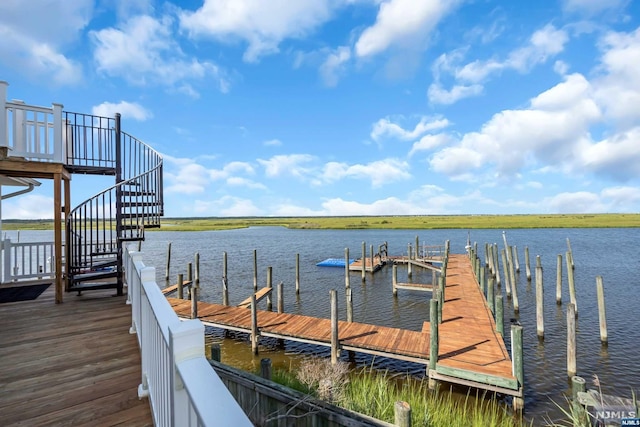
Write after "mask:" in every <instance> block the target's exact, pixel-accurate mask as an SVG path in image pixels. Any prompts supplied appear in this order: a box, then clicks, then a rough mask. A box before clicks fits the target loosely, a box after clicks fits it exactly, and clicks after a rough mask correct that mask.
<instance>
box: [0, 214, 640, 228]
mask: <svg viewBox="0 0 640 427" xmlns="http://www.w3.org/2000/svg"><path fill="white" fill-rule="evenodd" d="M261 226H269V227H287V228H292V229H334V230H360V229H363V230H364V229H404V230H413V229H416V230H418V229H421V230H429V229H478V228H494V229H513V228H611V227H616V228H624V227H634V228H635V227H640V214H553V215H552V214H548V215H540V214H536V215H411V216H342V217H336V216H324V217H246V218H163V219H162V228H161V229H160V230H164V231H208V230H228V229H236V228H246V227H261ZM2 228H3V229H4V230H46V229H53V221H47V220H33V221H30V220H4V221H3V223H2ZM150 231H152V230H150Z"/></svg>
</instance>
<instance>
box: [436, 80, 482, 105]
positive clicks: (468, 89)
mask: <svg viewBox="0 0 640 427" xmlns="http://www.w3.org/2000/svg"><path fill="white" fill-rule="evenodd" d="M483 90H484V88H483V87H482V85H479V84H473V85H469V86H465V85H454V86H453V87H452V88H451V89H449V90H446V89H444V88H443V87H442V85H441V84H440V83H439V82H436V83H432V84H431V85H430V86H429V90H428V91H427V97H428V98H429V102H431V103H433V104H444V105H450V104H455V103H456V102H458V101H460V100H461V99H464V98H469V97H472V96H477V95H480V94H481V93H482V91H483Z"/></svg>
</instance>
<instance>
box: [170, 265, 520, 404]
mask: <svg viewBox="0 0 640 427" xmlns="http://www.w3.org/2000/svg"><path fill="white" fill-rule="evenodd" d="M445 295H446V296H445V298H446V301H445V302H444V305H443V310H442V323H441V324H440V325H438V329H439V332H438V336H439V351H438V358H437V363H436V364H435V369H428V372H429V377H430V378H431V379H434V380H443V381H446V382H450V383H456V384H463V385H467V386H471V387H476V388H480V389H486V390H490V391H496V392H500V393H504V394H508V395H512V396H516V397H520V396H521V395H522V391H521V384H519V383H518V380H517V379H516V378H515V377H514V375H513V368H512V362H511V359H510V357H509V354H508V352H507V350H506V347H505V345H504V341H503V338H502V336H501V335H500V334H499V333H497V332H496V324H495V322H494V320H493V314H492V313H491V310H490V309H489V307H488V304H487V303H486V300H485V298H484V296H483V294H482V291H481V289H480V287H479V286H478V282H477V280H476V279H475V276H474V275H473V270H472V267H471V262H470V260H469V258H468V257H467V256H465V255H450V256H449V261H448V267H447V270H446V292H445ZM168 300H169V303H170V304H171V306H172V307H173V309H174V310H175V311H176V313H177V314H178V316H180V317H183V318H190V317H191V313H192V302H190V301H187V300H180V299H177V298H168ZM245 307H246V306H245ZM245 307H233V306H225V305H220V304H212V303H206V302H198V303H197V313H198V318H199V319H200V320H201V321H202V322H203V323H204V324H205V325H209V326H213V327H217V328H222V329H226V330H233V331H239V332H244V333H247V334H252V330H257V333H258V335H259V336H264V337H273V338H279V339H285V340H291V341H299V342H304V343H309V344H315V345H320V346H326V347H331V346H332V345H333V346H335V342H334V344H332V332H333V330H332V325H331V323H332V322H331V320H330V319H324V318H316V317H311V316H303V315H296V314H287V313H275V312H272V311H266V310H257V309H256V310H255V319H256V323H257V324H254V323H252V317H253V316H252V312H253V311H254V310H248V309H247V308H245ZM430 326H431V325H430V323H429V322H424V326H423V328H422V330H421V331H410V330H405V329H398V328H389V327H383V326H376V325H369V324H364V323H357V322H346V321H339V322H337V329H338V330H337V335H338V339H337V341H338V348H339V349H340V350H351V351H356V352H361V353H366V354H372V355H378V356H384V357H388V358H391V359H398V360H405V361H410V362H415V363H420V364H423V365H427V366H428V365H429V348H430Z"/></svg>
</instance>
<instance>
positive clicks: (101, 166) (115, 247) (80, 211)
mask: <svg viewBox="0 0 640 427" xmlns="http://www.w3.org/2000/svg"><path fill="white" fill-rule="evenodd" d="M62 114H63V123H64V124H65V125H64V135H63V139H64V142H65V144H64V146H65V147H66V166H65V168H66V169H67V170H68V171H69V172H71V173H73V174H87V175H108V176H114V178H115V183H114V185H113V186H111V187H109V188H107V189H105V190H103V191H101V192H99V193H98V194H96V195H94V196H93V197H90V198H89V199H87V200H85V201H84V202H82V203H80V204H79V205H78V206H77V207H75V208H74V209H72V210H71V211H70V212H69V214H68V215H67V216H66V221H65V288H66V290H67V291H68V292H71V291H78V292H82V291H86V290H92V289H108V288H114V289H116V290H117V294H118V295H122V294H123V281H122V277H123V274H122V273H123V257H122V251H123V244H126V243H127V242H136V241H142V240H144V233H145V230H146V229H148V228H157V227H160V217H161V216H162V215H163V213H164V205H163V192H162V188H163V187H162V167H163V166H162V157H161V156H160V155H159V154H158V153H157V152H156V151H154V150H153V149H152V148H151V147H150V146H148V145H147V144H145V143H143V142H141V141H140V140H138V139H136V138H134V137H133V136H131V135H129V134H127V133H125V132H123V131H122V130H121V128H120V115H119V114H116V115H115V117H114V118H109V117H100V116H94V115H88V114H81V113H72V112H63V113H62Z"/></svg>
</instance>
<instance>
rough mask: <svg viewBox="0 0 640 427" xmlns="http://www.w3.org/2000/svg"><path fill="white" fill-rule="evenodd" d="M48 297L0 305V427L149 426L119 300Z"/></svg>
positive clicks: (105, 295) (127, 312) (136, 356)
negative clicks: (66, 426)
mask: <svg viewBox="0 0 640 427" xmlns="http://www.w3.org/2000/svg"><path fill="white" fill-rule="evenodd" d="M54 290H55V287H54V286H53V285H51V286H50V287H49V288H48V289H47V290H46V291H45V292H44V293H43V294H42V295H40V296H39V297H38V298H37V299H36V300H33V301H24V302H12V303H3V304H0V317H1V318H2V322H3V326H2V333H0V359H1V360H2V363H1V364H0V425H2V426H5V427H7V426H13V425H28V426H44V425H73V426H80V425H90V426H96V425H127V426H151V425H153V419H152V417H151V411H150V408H149V401H148V400H147V399H143V400H140V399H138V393H137V388H138V384H140V381H141V378H142V375H141V368H140V351H139V349H138V343H137V340H136V337H135V335H130V334H129V327H130V326H131V308H130V306H128V305H126V304H125V301H126V297H124V296H119V297H114V296H113V293H114V291H113V290H99V291H95V292H91V293H86V294H84V295H82V296H68V297H66V298H65V302H64V304H54Z"/></svg>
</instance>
